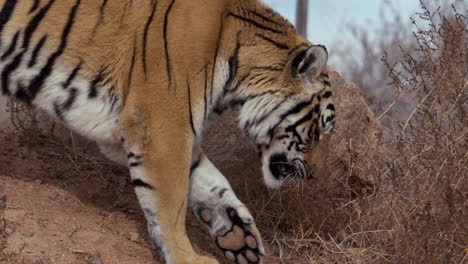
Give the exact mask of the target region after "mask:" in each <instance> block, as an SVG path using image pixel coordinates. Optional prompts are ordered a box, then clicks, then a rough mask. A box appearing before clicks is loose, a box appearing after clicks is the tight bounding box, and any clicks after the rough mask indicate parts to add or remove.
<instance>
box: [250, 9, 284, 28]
mask: <svg viewBox="0 0 468 264" xmlns="http://www.w3.org/2000/svg"><path fill="white" fill-rule="evenodd" d="M250 13H251V14H253V15H255V16H257V17H259V18H261V19H263V20H265V21H267V22H270V23H272V24H275V25H277V26H283V24H282V23H280V22H278V21H275V20H273V19H271V18H269V17H266V16H264V15H262V14H259V13H257V12H256V11H250Z"/></svg>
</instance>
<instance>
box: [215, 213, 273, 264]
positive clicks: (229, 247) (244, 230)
mask: <svg viewBox="0 0 468 264" xmlns="http://www.w3.org/2000/svg"><path fill="white" fill-rule="evenodd" d="M227 215H228V216H229V218H230V220H231V222H232V228H231V229H230V230H229V231H227V232H226V233H225V234H224V235H223V236H218V237H216V244H217V245H218V247H219V248H220V249H222V250H223V251H224V255H225V256H226V258H227V259H229V260H230V261H233V262H236V263H238V264H252V263H261V260H262V258H263V256H264V253H263V247H262V246H261V240H260V239H261V238H260V234H259V233H258V230H257V229H256V227H255V224H250V223H245V222H244V221H243V220H242V219H241V218H240V217H239V215H238V213H237V211H236V210H235V209H233V208H228V209H227ZM249 222H250V221H249Z"/></svg>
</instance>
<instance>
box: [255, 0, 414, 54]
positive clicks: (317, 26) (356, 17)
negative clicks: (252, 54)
mask: <svg viewBox="0 0 468 264" xmlns="http://www.w3.org/2000/svg"><path fill="white" fill-rule="evenodd" d="M384 1H385V0H327V1H324V0H309V23H308V31H309V32H308V38H309V40H310V41H311V42H312V43H315V44H323V45H325V46H327V47H331V46H333V44H334V43H336V41H335V40H336V39H337V38H340V37H341V36H342V35H343V32H344V31H343V30H344V27H345V25H346V24H347V23H353V24H357V25H361V26H366V27H369V28H372V27H373V26H375V25H377V24H378V23H379V20H380V19H381V15H382V14H381V6H382V4H383V3H384ZM263 2H265V3H266V4H268V5H269V6H270V7H272V8H273V9H275V10H276V11H278V12H279V13H280V14H282V15H283V16H285V17H286V18H287V19H288V20H289V21H290V22H292V23H293V24H294V22H295V18H294V17H295V12H296V0H263ZM391 2H392V3H393V6H394V7H395V9H396V10H397V11H398V12H399V13H400V14H401V17H402V18H404V19H406V21H407V22H408V26H410V16H411V15H413V14H414V13H415V12H416V11H417V10H419V0H391Z"/></svg>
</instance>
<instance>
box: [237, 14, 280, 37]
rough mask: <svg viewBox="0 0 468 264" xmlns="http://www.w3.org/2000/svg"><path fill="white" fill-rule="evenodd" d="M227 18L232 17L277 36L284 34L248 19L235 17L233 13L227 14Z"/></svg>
mask: <svg viewBox="0 0 468 264" xmlns="http://www.w3.org/2000/svg"><path fill="white" fill-rule="evenodd" d="M229 16H232V17H234V18H236V19H239V20H241V21H244V22H247V23H249V24H251V25H253V26H255V27H257V28H259V29H263V30H266V31H270V32H273V33H277V34H284V33H283V32H281V31H280V30H277V29H274V28H271V27H268V26H265V25H262V24H260V23H258V22H257V21H254V20H252V19H249V18H246V17H243V16H239V15H236V14H234V13H229Z"/></svg>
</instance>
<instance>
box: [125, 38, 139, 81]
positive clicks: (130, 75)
mask: <svg viewBox="0 0 468 264" xmlns="http://www.w3.org/2000/svg"><path fill="white" fill-rule="evenodd" d="M136 42H137V39H136V37H135V39H134V41H133V54H132V61H131V63H130V71H129V72H128V81H127V89H128V88H130V85H131V84H132V76H133V68H134V67H135V58H136V45H137V43H136Z"/></svg>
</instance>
